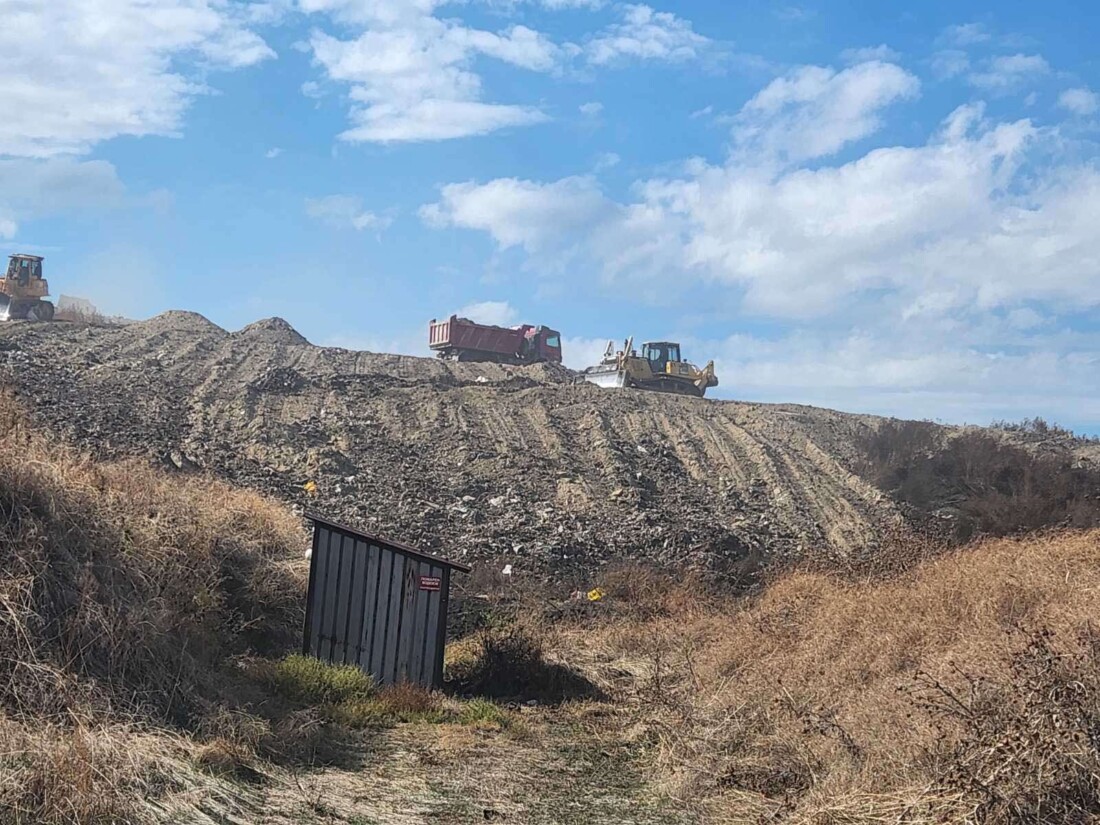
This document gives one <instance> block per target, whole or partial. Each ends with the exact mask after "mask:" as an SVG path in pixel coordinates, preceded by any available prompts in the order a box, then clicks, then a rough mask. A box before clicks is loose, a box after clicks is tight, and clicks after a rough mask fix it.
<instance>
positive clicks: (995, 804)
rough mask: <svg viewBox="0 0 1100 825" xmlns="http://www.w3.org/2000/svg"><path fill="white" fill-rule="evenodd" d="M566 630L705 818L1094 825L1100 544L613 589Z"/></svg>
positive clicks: (1099, 721)
mask: <svg viewBox="0 0 1100 825" xmlns="http://www.w3.org/2000/svg"><path fill="white" fill-rule="evenodd" d="M604 586H605V588H606V589H607V591H608V594H609V597H608V604H607V608H606V610H607V611H608V612H609V613H610V614H611V615H610V616H609V617H608V618H607V620H606V621H605V622H602V623H598V624H597V626H596V627H593V625H592V623H591V621H590V620H589V621H585V622H584V623H583V627H578V628H577V629H576V630H575V631H573V632H571V633H568V634H566V637H565V638H564V640H563V641H561V643H560V650H561V655H562V656H565V657H569V658H571V660H572V661H574V662H581V661H583V662H586V663H587V666H588V667H589V668H590V669H591V670H592V672H593V673H598V674H600V675H601V677H602V680H603V682H602V683H603V685H604V686H605V688H606V689H607V690H608V691H609V692H610V693H611V694H612V695H615V696H616V697H617V698H618V700H619V702H620V703H622V704H623V705H625V706H626V707H629V708H631V710H630V711H629V713H628V714H626V713H624V718H622V719H620V721H619V722H618V724H621V725H624V726H626V727H627V729H629V730H630V731H631V734H632V736H633V737H634V739H635V741H636V742H637V743H638V744H639V746H640V747H642V748H644V750H645V753H646V758H647V759H649V760H650V761H651V765H652V770H653V776H654V778H655V780H656V781H658V783H659V786H660V787H661V788H662V789H663V790H664V791H665V792H667V793H669V794H670V795H671V796H672V797H673V798H674V799H677V800H679V801H680V803H681V804H682V805H683V806H684V807H685V808H688V809H690V810H694V811H697V812H698V813H699V814H700V816H701V818H702V819H703V820H704V821H708V822H716V823H718V822H720V823H726V822H772V821H790V822H800V823H811V822H812V823H822V824H824V823H868V825H870V824H871V823H887V822H889V823H897V822H910V823H918V822H919V823H932V822H985V823H1007V822H1011V823H1063V822H1084V821H1093V820H1092V818H1093V817H1096V816H1098V815H1100V737H1098V736H1097V731H1098V730H1100V658H1098V656H1100V628H1097V627H1096V624H1095V622H1096V615H1097V609H1098V608H1100V597H1098V594H1100V532H1096V531H1093V532H1084V533H1068V534H1060V535H1048V536H1042V537H1033V538H1027V539H1016V540H1005V539H1001V540H991V541H987V542H985V543H982V544H981V545H978V546H975V547H971V548H966V549H964V550H960V551H957V552H954V553H951V554H949V555H947V556H942V557H940V558H938V559H935V560H932V561H928V562H925V563H923V564H921V565H919V566H918V567H917V568H916V569H914V570H912V571H911V572H910V573H908V574H905V575H902V576H898V577H894V578H891V579H889V580H877V581H866V582H852V581H844V580H840V579H837V578H835V577H831V576H827V575H821V574H814V573H794V574H790V575H788V576H785V577H784V578H782V579H781V580H779V581H777V582H775V583H774V584H772V585H771V586H770V587H768V588H767V589H766V590H765V591H764V592H763V593H762V594H761V595H760V596H759V598H756V599H752V600H747V601H746V600H739V601H730V600H729V599H728V597H724V596H721V595H716V594H714V593H712V592H708V590H707V588H706V587H705V585H703V584H702V583H700V582H695V583H687V584H685V583H683V582H679V583H677V582H673V581H671V580H669V579H665V578H662V577H660V576H653V575H652V574H651V575H648V576H647V575H646V574H645V573H644V572H643V571H638V570H628V571H623V572H621V573H619V574H615V575H609V577H608V579H607V580H606V581H605V583H604Z"/></svg>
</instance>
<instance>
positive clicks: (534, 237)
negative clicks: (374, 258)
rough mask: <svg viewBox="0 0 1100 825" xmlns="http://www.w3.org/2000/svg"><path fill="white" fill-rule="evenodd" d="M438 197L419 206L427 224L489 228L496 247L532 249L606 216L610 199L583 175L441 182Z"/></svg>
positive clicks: (485, 229) (560, 238)
mask: <svg viewBox="0 0 1100 825" xmlns="http://www.w3.org/2000/svg"><path fill="white" fill-rule="evenodd" d="M440 195H441V197H440V200H439V202H438V203H435V204H429V205H427V206H424V207H422V208H421V210H420V215H421V217H422V218H423V219H424V221H425V222H426V223H427V224H428V225H429V226H434V227H446V226H456V227H462V228H465V229H480V230H484V231H486V232H488V233H490V234H491V235H492V236H493V238H494V240H496V242H497V243H498V244H500V246H501V247H502V248H505V249H507V248H509V247H513V246H521V247H523V248H524V249H526V250H527V251H528V252H531V253H538V252H540V251H542V250H544V249H546V248H547V247H548V246H555V245H557V244H558V243H559V241H561V240H563V239H564V240H565V241H566V242H568V240H569V238H570V237H571V236H572V235H573V234H574V233H576V232H579V231H583V230H584V229H585V227H588V226H592V225H593V223H595V222H601V221H604V220H607V219H608V218H609V217H610V216H609V212H612V211H614V206H613V204H612V202H611V201H609V200H608V199H607V198H605V197H604V195H603V193H602V192H600V189H599V187H598V185H597V184H596V182H595V180H594V179H592V178H588V177H572V178H563V179H562V180H559V181H557V182H555V183H550V184H538V183H533V182H531V181H524V180H518V179H516V178H499V179H497V180H494V181H491V182H489V183H487V184H484V185H478V184H475V183H452V184H449V185H447V186H444V187H443V189H442V191H441V193H440Z"/></svg>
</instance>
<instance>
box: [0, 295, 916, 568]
mask: <svg viewBox="0 0 1100 825" xmlns="http://www.w3.org/2000/svg"><path fill="white" fill-rule="evenodd" d="M0 375H2V376H3V380H4V381H7V382H10V383H12V384H14V386H15V387H16V388H17V391H18V392H19V394H20V395H21V396H23V397H24V398H26V399H27V400H29V401H30V402H31V403H32V404H33V406H34V407H35V408H36V409H37V412H38V414H39V415H40V416H42V417H43V418H44V419H45V420H47V421H48V422H49V424H50V425H51V426H52V427H53V428H54V429H55V430H56V431H57V432H58V433H60V434H62V435H63V436H65V437H67V438H70V439H72V440H73V441H75V442H76V443H79V444H82V445H84V446H86V447H88V448H89V449H91V450H92V451H93V452H94V453H96V454H97V455H98V456H100V457H107V458H122V457H130V456H149V457H151V458H153V459H155V460H158V461H163V462H165V463H166V464H171V465H174V466H175V467H178V468H179V469H181V470H184V471H201V470H205V471H209V472H212V473H215V474H217V475H218V476H221V477H223V478H226V479H229V480H232V481H234V482H237V483H240V484H244V485H248V486H251V487H256V488H259V489H262V490H265V491H267V492H270V493H273V494H275V495H277V496H280V497H282V498H284V499H287V500H290V501H293V502H295V503H297V504H299V505H302V506H304V507H313V508H316V509H318V510H321V511H323V512H325V513H327V514H329V515H331V516H333V517H336V518H339V519H343V520H345V521H347V522H349V523H351V524H354V525H358V526H361V527H363V528H366V529H369V530H373V531H377V532H380V533H383V534H389V535H393V536H396V537H400V538H402V539H404V540H406V541H410V542H413V543H416V544H419V545H422V546H424V547H426V548H428V549H431V550H436V551H439V552H443V553H447V554H449V555H451V556H453V557H456V558H460V559H465V560H467V561H475V562H477V561H482V560H493V561H494V562H495V561H499V560H506V561H508V562H511V563H512V564H513V566H514V568H515V569H516V571H517V573H519V572H531V573H539V574H544V573H549V572H551V571H553V572H554V573H555V575H556V576H558V577H563V578H568V576H569V575H570V573H571V571H573V572H576V573H577V574H578V576H579V575H580V574H581V573H582V572H583V571H585V570H590V569H591V568H592V567H594V566H597V565H599V564H602V563H605V562H606V561H608V560H610V559H614V558H616V557H622V556H626V557H632V558H637V559H643V560H653V561H657V562H661V563H666V564H671V563H676V564H679V563H683V562H691V563H695V564H700V565H703V566H705V567H707V568H709V569H714V570H718V571H722V572H726V571H738V570H740V569H745V568H751V567H753V566H755V565H756V564H757V563H759V562H760V561H761V560H765V559H777V560H786V559H795V558H800V557H805V556H809V555H812V556H815V557H823V556H835V557H852V556H860V555H864V554H869V553H873V552H874V551H875V549H876V548H877V546H878V544H879V543H880V542H881V541H882V538H883V536H885V535H888V534H890V533H891V531H893V530H894V529H896V527H897V525H898V524H899V522H900V520H901V517H900V516H899V514H898V512H897V510H896V508H895V507H894V505H893V504H892V503H891V502H890V500H889V499H888V498H887V497H886V496H884V495H882V494H881V493H880V492H879V491H878V490H877V489H875V488H874V487H872V486H870V485H868V484H867V483H866V482H864V481H863V480H862V479H860V478H859V477H857V476H856V475H854V474H853V473H852V472H850V468H851V467H853V466H854V464H853V462H854V459H855V451H856V447H855V446H854V444H855V439H856V438H857V437H858V436H859V434H860V433H861V432H864V431H865V430H866V428H867V427H868V425H869V424H870V423H872V421H873V419H871V418H869V417H863V416H855V415H845V414H840V413H835V412H830V411H827V410H820V409H813V408H808V407H798V406H774V405H758V404H747V403H736V402H720V401H714V400H702V399H692V398H681V397H674V396H664V395H656V394H652V393H642V392H625V393H624V392H609V391H605V390H600V389H598V388H596V387H592V386H588V385H579V386H577V385H574V384H573V382H572V376H571V374H570V373H569V372H568V371H567V370H564V369H563V368H560V367H548V366H546V365H537V366H532V367H508V366H501V365H495V364H466V363H458V364H452V363H444V362H441V361H438V360H434V359H429V358H413V357H407V356H398V355H383V354H375V353H367V352H352V351H348V350H343V349H336V348H324V347H316V346H313V345H311V344H309V343H308V342H307V341H306V340H305V339H304V338H303V337H302V336H301V335H300V334H298V333H297V332H296V331H295V330H294V329H293V328H291V327H290V325H289V324H287V323H286V322H285V321H282V320H281V319H270V320H266V321H260V322H257V323H255V324H251V325H249V326H247V327H245V328H244V329H242V330H240V331H238V332H234V333H229V332H226V331H225V330H223V329H221V328H219V327H218V326H216V325H214V324H212V323H211V322H210V321H208V320H206V319H205V318H203V317H201V316H199V315H196V314H193V313H186V312H169V313H165V314H164V315H160V316H157V317H156V318H153V319H150V320H148V321H143V322H140V323H135V324H131V325H128V326H123V327H92V326H78V325H70V324H52V325H46V324H29V323H16V324H11V325H7V326H5V327H3V328H2V329H0ZM308 481H314V482H315V483H316V485H317V490H316V493H315V494H312V495H311V494H310V493H308V492H306V491H305V490H304V489H303V485H305V484H306V483H307V482H308Z"/></svg>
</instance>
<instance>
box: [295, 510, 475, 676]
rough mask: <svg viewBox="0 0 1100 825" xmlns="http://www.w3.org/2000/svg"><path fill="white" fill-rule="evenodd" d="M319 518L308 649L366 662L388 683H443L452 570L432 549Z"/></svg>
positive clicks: (336, 659)
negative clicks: (424, 550) (427, 551)
mask: <svg viewBox="0 0 1100 825" xmlns="http://www.w3.org/2000/svg"><path fill="white" fill-rule="evenodd" d="M306 518H308V519H309V520H310V521H312V522H313V550H312V553H311V554H310V563H309V594H308V596H307V599H306V624H305V632H304V634H303V640H302V651H303V652H304V653H305V654H306V655H310V656H316V657H317V658H319V659H322V660H323V661H326V662H331V663H333V664H348V665H358V666H359V667H360V668H362V669H363V670H364V671H366V672H367V673H370V674H371V675H372V676H374V678H375V679H376V680H377V681H378V683H379V684H382V685H392V684H394V683H396V682H416V683H419V684H422V685H427V686H430V687H441V686H442V684H443V647H444V645H445V643H446V641H447V602H448V595H449V593H450V585H451V571H452V570H459V571H461V572H464V573H468V572H470V568H469V567H468V566H466V565H465V564H458V563H457V562H453V561H447V560H446V559H441V558H438V557H436V556H431V555H428V554H427V553H424V552H421V551H420V550H417V549H415V548H413V547H409V546H408V545H405V544H401V543H399V542H395V541H391V540H389V539H384V538H380V537H379V536H372V535H370V534H369V533H364V532H362V531H360V530H355V529H353V528H351V527H347V526H345V525H342V524H338V523H336V522H334V521H330V520H329V519H327V518H324V517H323V516H319V515H314V514H307V515H306Z"/></svg>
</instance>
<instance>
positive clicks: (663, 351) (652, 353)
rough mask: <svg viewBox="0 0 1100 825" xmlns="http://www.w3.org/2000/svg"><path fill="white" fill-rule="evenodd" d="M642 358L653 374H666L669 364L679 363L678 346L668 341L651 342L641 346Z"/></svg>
mask: <svg viewBox="0 0 1100 825" xmlns="http://www.w3.org/2000/svg"><path fill="white" fill-rule="evenodd" d="M642 357H643V358H644V359H646V360H647V361H648V362H649V365H650V368H651V369H652V370H653V371H654V372H666V371H667V369H668V365H669V363H674V364H677V363H679V362H680V345H679V344H674V343H671V342H669V341H651V342H649V343H646V344H642Z"/></svg>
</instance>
